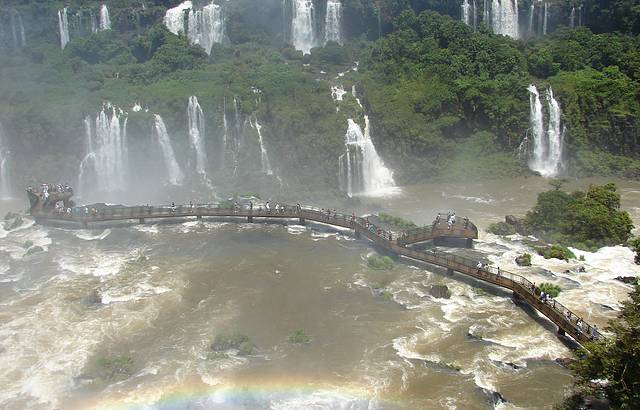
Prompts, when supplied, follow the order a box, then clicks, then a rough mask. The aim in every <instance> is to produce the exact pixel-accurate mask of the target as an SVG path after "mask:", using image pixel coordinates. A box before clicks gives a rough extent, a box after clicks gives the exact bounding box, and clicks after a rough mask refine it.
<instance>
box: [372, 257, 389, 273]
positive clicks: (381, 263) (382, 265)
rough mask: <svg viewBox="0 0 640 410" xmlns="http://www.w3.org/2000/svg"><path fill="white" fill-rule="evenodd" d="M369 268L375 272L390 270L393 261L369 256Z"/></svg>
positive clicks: (387, 258)
mask: <svg viewBox="0 0 640 410" xmlns="http://www.w3.org/2000/svg"><path fill="white" fill-rule="evenodd" d="M367 263H368V264H369V267H370V268H372V269H377V270H390V269H392V268H393V259H391V258H390V257H388V256H380V255H371V256H369V257H368V258H367Z"/></svg>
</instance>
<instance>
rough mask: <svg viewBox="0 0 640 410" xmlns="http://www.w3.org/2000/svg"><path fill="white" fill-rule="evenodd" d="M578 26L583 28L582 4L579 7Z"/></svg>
mask: <svg viewBox="0 0 640 410" xmlns="http://www.w3.org/2000/svg"><path fill="white" fill-rule="evenodd" d="M578 25H579V26H582V4H581V5H579V6H578Z"/></svg>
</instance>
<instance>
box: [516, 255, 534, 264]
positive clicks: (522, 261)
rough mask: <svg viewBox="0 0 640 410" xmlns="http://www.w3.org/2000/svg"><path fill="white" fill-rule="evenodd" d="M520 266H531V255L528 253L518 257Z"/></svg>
mask: <svg viewBox="0 0 640 410" xmlns="http://www.w3.org/2000/svg"><path fill="white" fill-rule="evenodd" d="M516 263H517V264H518V266H531V255H530V254H528V253H525V254H522V255H520V256H518V257H516Z"/></svg>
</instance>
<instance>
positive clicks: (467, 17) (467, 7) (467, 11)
mask: <svg viewBox="0 0 640 410" xmlns="http://www.w3.org/2000/svg"><path fill="white" fill-rule="evenodd" d="M460 8H461V10H462V17H461V19H462V22H463V23H464V24H466V25H467V26H470V25H471V24H472V22H471V4H470V3H469V0H464V2H463V3H462V6H460Z"/></svg>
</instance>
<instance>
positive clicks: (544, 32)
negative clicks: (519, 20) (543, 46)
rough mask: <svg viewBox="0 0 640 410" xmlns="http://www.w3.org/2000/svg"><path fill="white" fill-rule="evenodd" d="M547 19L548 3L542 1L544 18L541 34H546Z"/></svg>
mask: <svg viewBox="0 0 640 410" xmlns="http://www.w3.org/2000/svg"><path fill="white" fill-rule="evenodd" d="M548 21H549V3H547V2H545V3H544V18H543V20H542V34H543V35H546V34H547V23H548Z"/></svg>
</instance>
